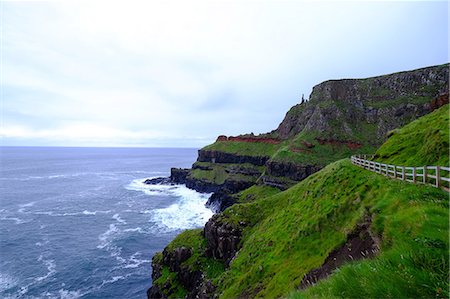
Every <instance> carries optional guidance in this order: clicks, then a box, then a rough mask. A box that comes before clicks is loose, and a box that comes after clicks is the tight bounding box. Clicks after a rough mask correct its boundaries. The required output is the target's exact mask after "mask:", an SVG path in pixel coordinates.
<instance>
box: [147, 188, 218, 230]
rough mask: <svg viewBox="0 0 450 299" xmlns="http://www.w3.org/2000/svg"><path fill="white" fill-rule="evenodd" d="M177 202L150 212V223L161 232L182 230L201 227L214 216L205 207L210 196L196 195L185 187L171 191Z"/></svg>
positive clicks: (196, 193)
mask: <svg viewBox="0 0 450 299" xmlns="http://www.w3.org/2000/svg"><path fill="white" fill-rule="evenodd" d="M173 195H175V196H177V197H178V201H177V202H176V203H174V204H172V205H170V206H169V207H167V208H162V209H155V210H152V211H150V215H151V221H153V222H155V223H156V224H157V225H158V226H159V227H160V228H161V229H162V230H169V231H173V230H182V229H192V228H197V227H201V226H203V225H204V224H205V223H206V222H207V221H208V220H209V219H210V218H211V216H212V215H213V214H214V213H213V211H211V210H210V209H208V208H207V207H205V203H206V201H207V200H208V198H209V196H210V194H202V193H198V192H196V191H194V190H191V189H188V188H186V187H185V186H179V187H178V188H176V189H174V190H173Z"/></svg>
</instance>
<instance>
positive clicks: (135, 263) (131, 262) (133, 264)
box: [124, 252, 152, 269]
mask: <svg viewBox="0 0 450 299" xmlns="http://www.w3.org/2000/svg"><path fill="white" fill-rule="evenodd" d="M140 256H141V253H140V252H135V253H134V254H133V255H132V256H131V257H130V258H129V259H128V262H127V264H126V265H125V266H124V268H125V269H130V268H137V267H139V266H140V265H142V264H145V263H151V262H152V261H151V260H147V259H139V258H138V257H140Z"/></svg>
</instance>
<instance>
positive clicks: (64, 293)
mask: <svg viewBox="0 0 450 299" xmlns="http://www.w3.org/2000/svg"><path fill="white" fill-rule="evenodd" d="M58 294H59V298H60V299H76V298H80V297H82V296H84V295H85V294H83V293H82V292H81V291H79V290H78V291H68V290H65V289H60V290H59V291H58Z"/></svg>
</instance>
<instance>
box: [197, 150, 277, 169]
mask: <svg viewBox="0 0 450 299" xmlns="http://www.w3.org/2000/svg"><path fill="white" fill-rule="evenodd" d="M269 158H270V157H269V156H245V155H236V154H231V153H224V152H219V151H210V150H199V151H198V158H197V161H198V162H210V163H233V164H243V163H250V164H253V165H257V166H262V165H264V164H265V163H266V162H267V161H268V160H269Z"/></svg>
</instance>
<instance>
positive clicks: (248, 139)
mask: <svg viewBox="0 0 450 299" xmlns="http://www.w3.org/2000/svg"><path fill="white" fill-rule="evenodd" d="M216 141H239V142H253V143H268V144H278V143H280V142H281V140H279V139H276V138H268V137H256V136H255V137H240V136H236V137H234V136H229V137H227V136H225V135H220V136H219V137H217V140H216Z"/></svg>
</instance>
